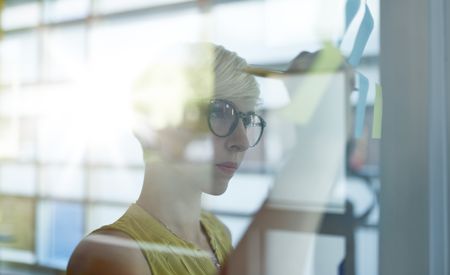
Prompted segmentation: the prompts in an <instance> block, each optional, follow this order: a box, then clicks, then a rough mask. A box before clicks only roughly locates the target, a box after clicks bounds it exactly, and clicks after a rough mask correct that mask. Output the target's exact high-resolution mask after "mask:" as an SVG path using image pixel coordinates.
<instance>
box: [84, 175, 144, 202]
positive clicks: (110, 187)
mask: <svg viewBox="0 0 450 275" xmlns="http://www.w3.org/2000/svg"><path fill="white" fill-rule="evenodd" d="M143 181H144V172H143V170H141V169H133V170H131V169H106V168H105V169H102V168H96V169H92V170H91V171H90V173H89V198H90V199H92V200H96V201H105V202H123V203H132V202H134V201H136V200H137V198H138V196H139V193H140V191H141V187H142V183H143Z"/></svg>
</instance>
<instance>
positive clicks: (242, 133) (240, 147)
mask: <svg viewBox="0 0 450 275" xmlns="http://www.w3.org/2000/svg"><path fill="white" fill-rule="evenodd" d="M226 146H227V149H228V150H232V151H237V152H243V151H246V150H247V149H248V148H249V147H250V145H249V142H248V138H247V130H246V129H245V126H244V123H243V122H242V120H241V119H239V123H238V125H237V126H236V129H234V131H233V133H231V135H230V136H228V137H227V142H226Z"/></svg>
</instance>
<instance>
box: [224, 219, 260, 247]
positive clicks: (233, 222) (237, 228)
mask: <svg viewBox="0 0 450 275" xmlns="http://www.w3.org/2000/svg"><path fill="white" fill-rule="evenodd" d="M217 217H218V218H219V220H220V221H221V222H223V223H224V224H225V225H226V226H227V227H228V229H229V230H230V233H231V243H232V244H233V247H236V245H237V244H238V243H239V241H240V240H241V238H242V236H244V234H245V232H246V231H247V228H248V226H249V225H250V224H251V222H252V217H251V216H248V217H234V216H228V215H217Z"/></svg>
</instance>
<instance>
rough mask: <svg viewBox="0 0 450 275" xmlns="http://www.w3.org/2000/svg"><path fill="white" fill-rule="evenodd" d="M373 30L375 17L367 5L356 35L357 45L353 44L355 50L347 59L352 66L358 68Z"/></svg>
mask: <svg viewBox="0 0 450 275" xmlns="http://www.w3.org/2000/svg"><path fill="white" fill-rule="evenodd" d="M372 30H373V17H372V14H371V13H370V10H369V7H368V6H367V4H366V5H365V9H364V17H363V20H362V22H361V25H360V26H359V29H358V33H357V34H356V38H355V43H354V44H353V49H352V51H351V53H350V56H349V57H348V59H347V62H348V63H349V64H350V65H352V66H357V65H358V64H359V61H360V60H361V56H362V54H363V51H364V48H365V47H366V45H367V41H368V40H369V37H370V34H371V33H372Z"/></svg>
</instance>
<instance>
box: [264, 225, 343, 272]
mask: <svg viewBox="0 0 450 275" xmlns="http://www.w3.org/2000/svg"><path fill="white" fill-rule="evenodd" d="M265 238H266V245H267V254H266V258H267V261H266V270H267V274H277V272H279V271H280V270H283V273H285V274H304V275H314V274H339V273H338V270H339V265H340V264H341V263H342V261H343V259H344V255H345V239H344V238H343V237H338V236H327V235H315V234H306V233H300V232H294V231H282V230H271V231H269V232H267V233H266V236H265Z"/></svg>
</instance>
